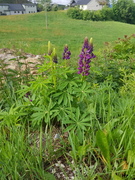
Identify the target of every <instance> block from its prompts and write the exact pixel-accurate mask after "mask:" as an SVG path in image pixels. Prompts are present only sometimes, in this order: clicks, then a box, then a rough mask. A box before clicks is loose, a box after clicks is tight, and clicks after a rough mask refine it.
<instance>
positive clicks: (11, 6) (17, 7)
mask: <svg viewBox="0 0 135 180" xmlns="http://www.w3.org/2000/svg"><path fill="white" fill-rule="evenodd" d="M9 10H10V11H25V9H24V8H23V6H22V4H9Z"/></svg>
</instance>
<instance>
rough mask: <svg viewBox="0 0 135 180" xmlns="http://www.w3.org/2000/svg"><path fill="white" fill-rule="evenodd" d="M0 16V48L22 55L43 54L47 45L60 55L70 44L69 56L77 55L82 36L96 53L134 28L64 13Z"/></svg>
mask: <svg viewBox="0 0 135 180" xmlns="http://www.w3.org/2000/svg"><path fill="white" fill-rule="evenodd" d="M47 19H48V28H47V29H46V18H45V13H44V12H41V13H37V14H27V15H15V16H5V17H2V16H1V17H0V26H1V28H0V39H1V43H0V48H14V47H16V48H21V49H23V50H24V51H25V52H29V53H33V54H44V53H45V52H46V50H47V42H48V41H51V43H52V44H53V45H54V46H55V47H56V50H57V52H58V54H59V56H61V52H62V50H63V49H62V47H63V46H64V45H65V44H68V45H69V48H70V50H71V51H72V57H76V56H78V53H79V51H80V47H81V45H82V43H83V39H84V37H86V36H87V37H89V38H90V37H93V39H94V48H95V51H96V52H97V51H98V50H99V49H100V48H102V47H103V45H104V42H106V41H107V42H112V41H115V40H117V38H119V37H120V38H122V37H123V36H124V35H131V34H133V33H134V30H135V25H131V24H125V23H120V22H113V21H109V22H92V21H83V20H74V19H70V18H69V17H68V16H67V14H66V11H59V12H48V13H47Z"/></svg>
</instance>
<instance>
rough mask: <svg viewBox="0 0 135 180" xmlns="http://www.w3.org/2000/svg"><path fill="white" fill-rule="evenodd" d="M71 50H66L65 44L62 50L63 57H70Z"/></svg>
mask: <svg viewBox="0 0 135 180" xmlns="http://www.w3.org/2000/svg"><path fill="white" fill-rule="evenodd" d="M70 55H71V52H70V51H69V50H68V45H67V44H66V45H65V47H64V52H63V59H70Z"/></svg>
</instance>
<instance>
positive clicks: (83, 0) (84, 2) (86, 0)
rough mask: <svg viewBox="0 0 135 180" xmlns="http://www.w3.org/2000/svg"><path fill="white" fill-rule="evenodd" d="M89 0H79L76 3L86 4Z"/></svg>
mask: <svg viewBox="0 0 135 180" xmlns="http://www.w3.org/2000/svg"><path fill="white" fill-rule="evenodd" d="M90 1H91V0H79V1H77V3H76V4H77V5H86V4H88V3H89V2H90Z"/></svg>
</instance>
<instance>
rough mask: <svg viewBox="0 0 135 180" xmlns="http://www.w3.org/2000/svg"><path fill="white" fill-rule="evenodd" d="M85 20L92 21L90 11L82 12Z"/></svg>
mask: <svg viewBox="0 0 135 180" xmlns="http://www.w3.org/2000/svg"><path fill="white" fill-rule="evenodd" d="M82 18H83V20H91V13H90V11H89V10H85V11H82Z"/></svg>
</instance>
